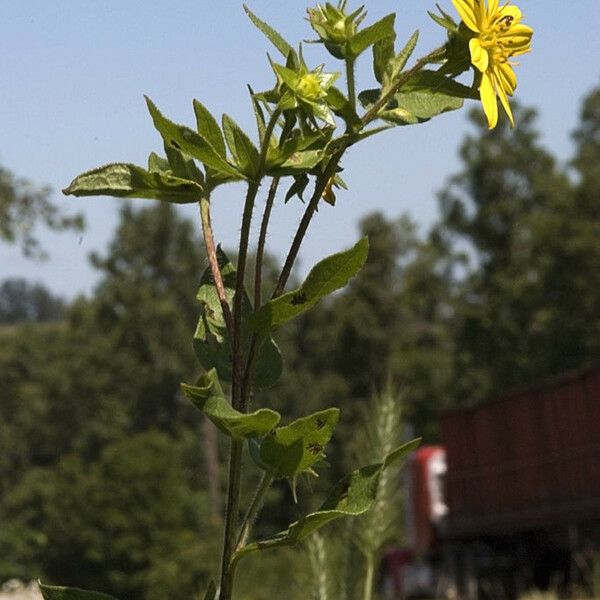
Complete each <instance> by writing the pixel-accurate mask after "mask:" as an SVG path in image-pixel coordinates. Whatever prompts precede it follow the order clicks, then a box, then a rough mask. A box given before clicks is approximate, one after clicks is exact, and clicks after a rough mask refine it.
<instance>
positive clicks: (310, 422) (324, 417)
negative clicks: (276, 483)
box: [260, 408, 340, 477]
mask: <svg viewBox="0 0 600 600" xmlns="http://www.w3.org/2000/svg"><path fill="white" fill-rule="evenodd" d="M339 416H340V411H339V409H338V408H329V409H327V410H323V411H320V412H317V413H314V414H312V415H310V416H308V417H303V418H301V419H297V420H296V421H294V422H293V423H290V424H289V425H286V426H285V427H278V428H277V429H275V430H273V431H272V432H271V433H270V434H269V435H268V436H267V437H266V438H265V439H264V440H263V442H262V444H261V446H260V460H261V461H262V462H263V463H264V464H266V465H269V467H271V468H272V469H273V472H274V476H275V477H294V476H296V475H299V474H300V473H303V472H304V471H306V470H307V469H309V468H310V467H312V465H314V464H315V462H317V461H318V460H320V459H322V458H323V457H324V453H323V450H324V448H325V444H327V442H328V441H329V440H330V439H331V436H332V435H333V430H334V429H335V426H336V425H337V422H338V419H339Z"/></svg>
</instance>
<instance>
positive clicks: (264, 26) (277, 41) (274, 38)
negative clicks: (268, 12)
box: [244, 4, 295, 58]
mask: <svg viewBox="0 0 600 600" xmlns="http://www.w3.org/2000/svg"><path fill="white" fill-rule="evenodd" d="M244 10H245V11H246V14H247V15H248V17H249V18H250V20H251V21H252V23H254V25H255V26H256V27H257V28H258V29H259V30H260V31H262V33H264V34H265V36H266V37H267V39H268V40H269V41H270V42H271V43H272V44H273V45H274V46H275V48H277V50H279V52H281V54H283V56H284V57H285V58H287V57H288V56H289V54H290V53H293V54H295V51H294V49H293V48H292V47H291V46H290V45H289V44H288V43H287V42H286V41H285V40H284V39H283V38H282V37H281V35H279V34H278V33H277V32H276V31H275V30H274V29H273V28H272V27H271V26H270V25H269V24H268V23H265V22H264V21H261V19H259V18H258V17H257V16H256V15H255V14H254V13H253V12H252V11H251V10H250V9H249V8H248V7H247V6H246V5H245V4H244Z"/></svg>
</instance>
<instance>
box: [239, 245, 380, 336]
mask: <svg viewBox="0 0 600 600" xmlns="http://www.w3.org/2000/svg"><path fill="white" fill-rule="evenodd" d="M368 251H369V242H368V240H367V239H366V238H363V239H362V240H360V241H359V242H358V243H357V244H356V245H354V246H353V247H352V248H350V249H349V250H346V251H345V252H339V253H338V254H333V255H332V256H330V257H328V258H325V259H323V260H322V261H321V262H319V263H318V264H316V265H315V266H314V267H313V268H312V270H311V272H310V273H309V274H308V276H307V278H306V280H305V282H304V283H303V284H302V285H301V286H300V287H299V288H297V289H296V290H294V291H291V292H288V293H287V294H284V295H283V296H280V297H279V298H276V299H275V300H271V301H270V302H267V303H266V304H265V305H264V306H262V307H261V308H259V309H258V310H257V311H256V312H255V313H254V314H253V315H252V316H251V317H250V320H249V325H250V327H251V328H252V329H253V330H255V331H257V332H259V333H262V334H266V333H267V332H269V331H271V330H272V329H274V328H276V327H279V326H280V325H283V324H284V323H286V322H287V321H289V320H290V319H293V318H295V317H297V316H298V315H300V314H302V313H303V312H305V311H307V310H309V309H311V308H312V307H313V306H314V305H315V304H316V303H317V302H318V301H319V300H320V299H321V298H322V297H323V296H326V295H327V294H331V293H332V292H334V291H335V290H338V289H340V288H341V287H344V286H345V285H346V283H348V280H349V279H351V278H352V277H354V276H355V275H356V273H357V272H358V271H359V270H360V268H361V267H362V265H363V264H364V262H365V260H366V259H367V253H368Z"/></svg>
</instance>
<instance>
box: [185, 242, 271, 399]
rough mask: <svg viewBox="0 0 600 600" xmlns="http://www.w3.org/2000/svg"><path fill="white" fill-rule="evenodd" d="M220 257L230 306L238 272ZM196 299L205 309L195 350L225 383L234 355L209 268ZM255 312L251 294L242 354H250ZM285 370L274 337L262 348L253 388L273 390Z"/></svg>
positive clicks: (244, 306) (219, 254) (245, 301)
mask: <svg viewBox="0 0 600 600" xmlns="http://www.w3.org/2000/svg"><path fill="white" fill-rule="evenodd" d="M217 258H218V261H219V267H220V270H221V276H222V278H223V284H224V286H225V295H226V297H227V302H228V304H229V306H230V307H231V306H232V304H233V295H234V291H235V280H236V271H235V267H234V266H233V265H232V264H231V262H230V260H229V258H227V255H226V254H225V253H224V252H223V250H221V248H218V249H217ZM197 298H198V300H199V301H200V303H201V305H202V308H201V314H200V319H199V320H198V326H197V327H196V332H195V333H194V341H193V343H194V350H195V352H196V356H197V357H198V360H199V361H200V364H202V366H203V367H204V368H205V369H206V370H210V369H212V368H215V369H216V370H217V373H218V374H219V378H220V379H221V380H222V381H231V353H230V341H229V336H228V333H227V327H226V326H225V320H224V318H223V312H222V309H221V303H220V301H219V297H218V295H217V290H216V288H215V285H214V282H213V279H212V274H211V271H210V269H206V270H205V272H204V274H203V275H202V278H201V279H200V288H199V290H198V294H197ZM251 313H252V305H251V303H250V299H249V298H248V294H247V293H246V292H244V295H243V297H242V328H243V333H242V351H243V352H244V353H247V352H248V349H249V346H250V337H251V336H250V335H249V333H247V320H248V317H249V315H250V314H251ZM282 371H283V359H282V357H281V353H280V352H279V348H278V347H277V344H275V342H274V341H273V339H272V338H270V337H269V338H267V339H266V340H264V342H263V343H262V345H261V347H260V349H259V355H258V358H257V361H256V369H255V371H254V385H255V386H257V387H262V388H264V387H270V386H271V385H273V384H274V383H275V382H276V381H277V380H278V379H279V377H281V373H282Z"/></svg>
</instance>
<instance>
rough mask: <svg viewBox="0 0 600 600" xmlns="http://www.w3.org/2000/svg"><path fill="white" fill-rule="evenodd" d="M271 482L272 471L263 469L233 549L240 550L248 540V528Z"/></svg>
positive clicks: (250, 527) (249, 528) (260, 506)
mask: <svg viewBox="0 0 600 600" xmlns="http://www.w3.org/2000/svg"><path fill="white" fill-rule="evenodd" d="M271 483H273V473H272V472H271V471H265V472H264V474H263V476H262V479H261V481H260V484H259V486H258V489H257V490H256V494H255V495H254V498H253V499H252V503H251V504H250V506H249V507H248V511H247V512H246V516H245V517H244V520H243V521H242V526H241V528H240V535H239V537H238V541H237V544H236V547H235V551H236V552H237V551H238V550H241V549H242V548H243V547H244V546H245V545H246V542H247V541H248V536H249V535H250V530H251V529H252V524H253V523H254V520H255V519H256V517H257V515H258V513H259V512H260V509H261V508H262V504H263V501H264V497H265V494H266V493H267V491H268V489H269V488H270V487H271Z"/></svg>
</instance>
